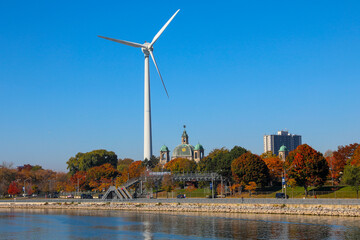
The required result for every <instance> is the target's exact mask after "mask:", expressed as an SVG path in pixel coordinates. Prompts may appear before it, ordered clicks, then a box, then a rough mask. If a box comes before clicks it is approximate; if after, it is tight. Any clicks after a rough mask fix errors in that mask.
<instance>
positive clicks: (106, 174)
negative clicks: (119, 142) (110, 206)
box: [86, 163, 118, 191]
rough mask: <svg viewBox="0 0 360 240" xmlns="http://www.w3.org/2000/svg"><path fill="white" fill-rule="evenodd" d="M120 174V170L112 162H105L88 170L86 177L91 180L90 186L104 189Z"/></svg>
mask: <svg viewBox="0 0 360 240" xmlns="http://www.w3.org/2000/svg"><path fill="white" fill-rule="evenodd" d="M117 175H118V171H117V170H116V169H115V168H114V167H113V165H111V164H110V163H105V164H103V165H101V166H97V167H92V168H90V169H89V170H87V172H86V178H87V181H88V182H89V187H90V188H92V190H95V191H103V190H104V189H107V188H108V187H109V186H110V184H111V182H112V180H113V178H115V177H116V176H117Z"/></svg>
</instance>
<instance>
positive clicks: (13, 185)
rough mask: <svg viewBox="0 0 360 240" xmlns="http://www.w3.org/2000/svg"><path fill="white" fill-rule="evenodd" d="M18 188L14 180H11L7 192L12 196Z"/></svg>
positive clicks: (16, 192)
mask: <svg viewBox="0 0 360 240" xmlns="http://www.w3.org/2000/svg"><path fill="white" fill-rule="evenodd" d="M20 192H21V191H20V188H19V187H18V184H17V183H16V182H15V181H12V182H11V183H10V185H9V189H8V193H9V194H10V195H12V196H14V195H17V194H19V193H20Z"/></svg>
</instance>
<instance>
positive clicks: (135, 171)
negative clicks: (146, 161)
mask: <svg viewBox="0 0 360 240" xmlns="http://www.w3.org/2000/svg"><path fill="white" fill-rule="evenodd" d="M145 170H146V168H145V167H144V166H143V164H142V161H136V162H133V163H132V164H130V166H129V171H128V173H129V178H130V179H131V178H138V177H140V176H141V174H143V173H144V172H145Z"/></svg>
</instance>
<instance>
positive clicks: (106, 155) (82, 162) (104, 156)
mask: <svg viewBox="0 0 360 240" xmlns="http://www.w3.org/2000/svg"><path fill="white" fill-rule="evenodd" d="M117 161H118V160H117V156H116V154H115V153H114V152H112V151H106V150H103V149H100V150H94V151H91V152H87V153H80V152H79V153H77V154H76V155H75V157H71V158H70V159H69V161H67V165H68V167H67V169H68V170H69V173H70V174H71V175H73V174H75V173H76V172H77V171H87V170H88V169H90V168H92V167H96V166H101V165H103V164H105V163H110V164H111V165H112V166H113V167H114V168H116V165H117Z"/></svg>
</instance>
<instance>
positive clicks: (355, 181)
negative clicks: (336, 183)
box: [343, 165, 360, 198]
mask: <svg viewBox="0 0 360 240" xmlns="http://www.w3.org/2000/svg"><path fill="white" fill-rule="evenodd" d="M343 182H344V183H345V184H347V185H350V186H351V187H352V188H353V189H354V190H355V191H356V197H357V198H359V188H360V167H359V166H354V165H347V166H346V167H345V169H344V175H343Z"/></svg>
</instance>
